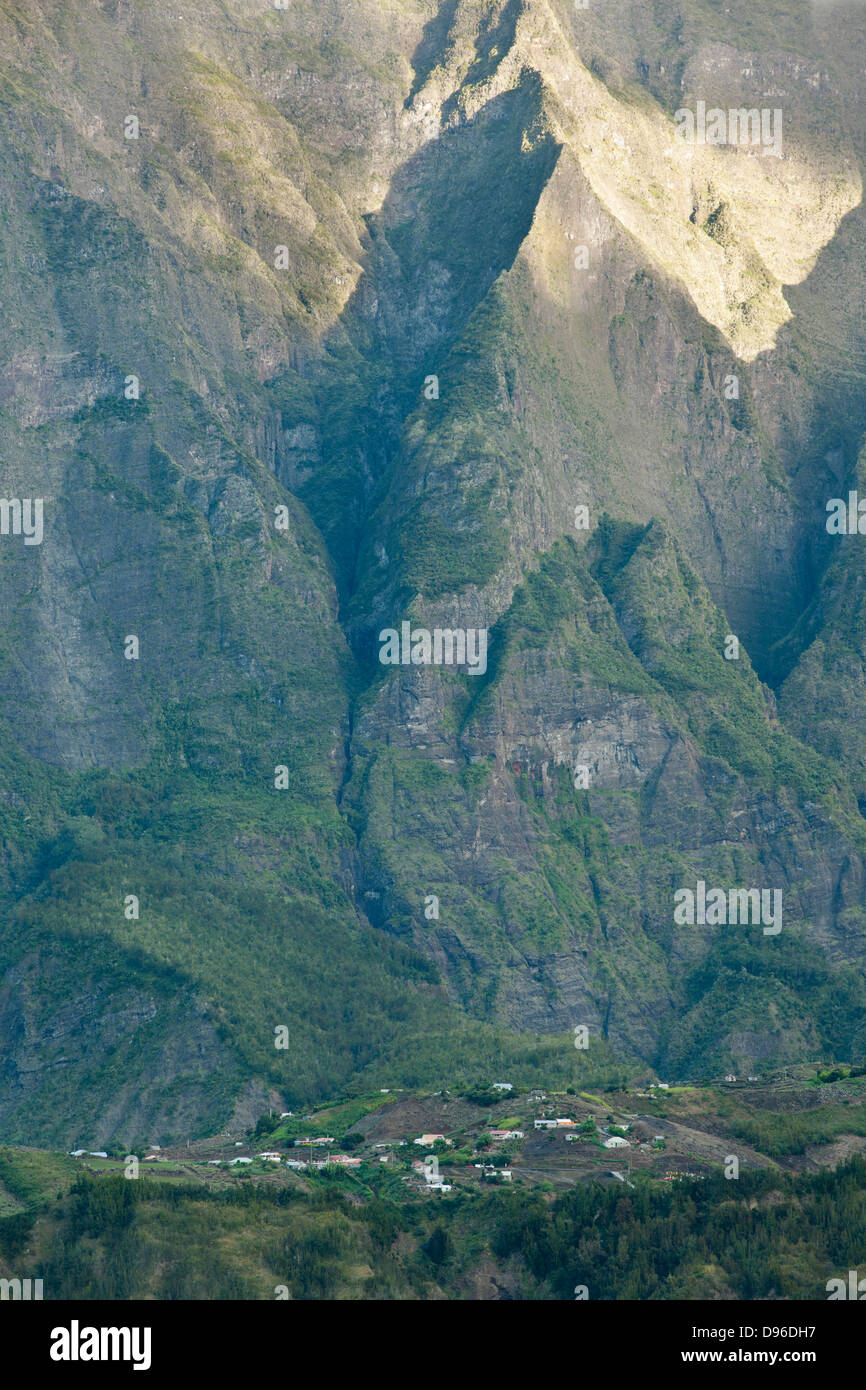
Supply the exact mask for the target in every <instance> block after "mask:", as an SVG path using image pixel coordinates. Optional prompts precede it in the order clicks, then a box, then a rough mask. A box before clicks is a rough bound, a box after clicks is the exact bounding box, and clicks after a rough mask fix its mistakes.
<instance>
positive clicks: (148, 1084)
mask: <svg viewBox="0 0 866 1390" xmlns="http://www.w3.org/2000/svg"><path fill="white" fill-rule="evenodd" d="M61 10H62V12H61V13H56V12H55V11H56V7H54V6H52V5H49V4H39V3H35V0H24V2H23V3H0V51H2V53H3V54H4V59H5V61H4V64H3V75H2V77H0V84H2V85H0V91H2V104H3V112H4V127H5V129H6V132H7V135H6V139H5V140H4V147H3V150H2V151H0V177H2V181H3V186H4V197H3V200H2V205H0V219H2V223H0V225H2V264H0V276H2V286H3V292H2V297H3V303H4V309H5V312H4V316H3V321H2V324H0V336H2V349H0V351H2V363H3V365H2V371H0V456H2V460H3V484H2V490H3V492H4V495H5V496H6V497H7V498H13V497H16V498H28V499H34V498H40V499H43V501H44V536H43V539H42V542H41V544H32V545H25V543H24V539H25V538H24V537H23V536H21V535H17V536H16V535H3V536H2V537H0V562H2V563H0V593H2V609H3V622H2V624H0V682H2V691H3V696H4V699H3V708H2V719H3V728H2V741H0V756H2V788H0V790H2V799H0V814H2V831H3V857H2V870H3V885H2V888H3V898H4V918H3V927H2V952H3V955H2V966H3V983H2V994H0V1018H2V1020H3V1037H4V1056H5V1062H4V1066H3V1069H2V1071H0V1129H2V1130H4V1132H7V1133H9V1134H10V1135H12V1136H13V1137H16V1138H22V1137H23V1138H27V1137H38V1136H40V1135H41V1136H48V1135H50V1137H51V1138H52V1139H55V1138H58V1137H64V1138H65V1137H69V1138H74V1137H76V1135H77V1133H78V1130H79V1127H80V1126H81V1125H82V1124H83V1123H84V1117H88V1121H87V1122H88V1123H91V1124H92V1125H94V1126H95V1128H94V1130H93V1134H94V1138H98V1139H99V1140H103V1139H104V1138H106V1137H108V1136H110V1134H112V1133H118V1134H123V1135H124V1136H126V1137H129V1138H132V1137H135V1136H136V1135H141V1136H143V1137H153V1134H152V1133H151V1131H152V1130H154V1131H155V1129H157V1128H158V1129H160V1130H161V1131H162V1132H164V1133H167V1134H168V1133H177V1132H181V1131H182V1130H185V1129H190V1128H193V1129H194V1128H196V1127H198V1128H207V1127H208V1126H209V1125H214V1124H216V1123H219V1122H222V1121H224V1120H225V1119H226V1118H227V1117H228V1115H229V1114H230V1112H231V1109H232V1106H233V1105H234V1104H235V1102H236V1100H237V1099H238V1097H245V1100H244V1103H245V1104H248V1105H250V1104H252V1105H254V1104H261V1105H265V1104H267V1096H268V1094H269V1093H270V1094H272V1095H281V1096H283V1097H286V1096H291V1097H298V1098H303V1097H307V1096H311V1095H313V1094H321V1093H322V1092H327V1091H328V1090H329V1089H331V1088H333V1087H334V1086H335V1085H338V1084H339V1085H346V1084H349V1083H350V1082H351V1081H352V1079H353V1078H358V1077H364V1078H366V1079H367V1080H369V1079H371V1078H373V1077H381V1078H385V1077H387V1078H399V1077H400V1076H408V1075H409V1073H410V1072H411V1074H412V1076H413V1078H416V1079H417V1078H418V1077H422V1078H424V1079H428V1078H429V1079H436V1078H439V1079H441V1080H448V1079H449V1077H450V1076H452V1075H453V1074H454V1072H455V1069H457V1070H460V1069H464V1070H465V1073H466V1074H467V1075H470V1074H472V1073H473V1070H475V1071H481V1070H483V1067H484V1066H485V1065H486V1064H487V1061H488V1059H490V1058H492V1057H495V1056H497V1055H499V1056H503V1055H506V1056H510V1057H511V1058H512V1059H513V1061H514V1065H515V1066H519V1065H526V1066H529V1067H531V1065H532V1062H531V1057H532V1056H533V1055H534V1056H536V1057H537V1056H538V1055H539V1054H538V1052H537V1048H538V1046H539V1045H540V1046H542V1048H543V1049H544V1048H548V1049H549V1053H547V1054H545V1055H549V1056H550V1057H557V1058H559V1059H560V1060H559V1062H558V1063H557V1065H565V1062H564V1061H563V1060H562V1057H563V1054H564V1053H566V1052H567V1050H568V1048H569V1046H570V1044H569V1042H568V1040H567V1039H566V1041H565V1042H564V1043H563V1042H562V1038H561V1035H563V1034H567V1033H568V1032H569V1031H570V1030H571V1028H572V1027H573V1026H574V1025H575V1024H579V1023H583V1024H586V1025H587V1026H588V1027H589V1029H590V1032H591V1034H592V1037H593V1040H594V1043H593V1045H594V1046H596V1047H598V1048H600V1049H601V1052H600V1053H598V1054H597V1055H604V1056H605V1057H607V1056H609V1055H610V1049H613V1050H614V1051H615V1052H616V1053H617V1054H618V1055H619V1056H621V1057H622V1058H624V1059H626V1060H627V1061H628V1062H635V1061H637V1060H638V1059H641V1061H642V1062H643V1063H649V1064H650V1065H654V1066H659V1067H661V1066H664V1067H665V1068H666V1069H668V1070H670V1071H671V1072H672V1073H675V1074H688V1073H690V1072H694V1071H696V1070H699V1071H704V1070H713V1069H718V1068H720V1067H722V1066H736V1067H737V1068H740V1067H743V1066H746V1065H749V1066H755V1067H757V1066H760V1065H762V1064H764V1063H771V1062H773V1061H778V1060H781V1059H783V1058H795V1057H804V1056H807V1055H813V1054H815V1053H816V1052H833V1053H835V1054H836V1055H838V1056H846V1055H848V1054H850V1053H851V1052H859V1051H862V1048H863V1046H864V1043H866V1037H864V1034H863V1024H862V1022H861V1010H862V1007H863V1004H864V1003H866V996H864V989H863V986H862V985H861V983H860V977H861V975H862V964H863V950H864V944H863V943H864V937H863V926H864V922H866V916H864V866H863V854H864V851H866V823H864V820H863V816H862V815H861V808H862V807H864V806H866V771H864V769H866V733H864V732H863V730H862V728H861V727H860V726H861V724H862V719H861V715H860V709H859V702H858V698H857V697H858V693H859V692H860V691H862V689H863V687H864V684H866V677H864V669H863V661H864V624H863V615H862V613H861V611H860V610H861V608H862V604H861V603H860V599H859V597H858V595H859V594H860V590H861V588H862V569H863V567H862V560H861V558H860V553H859V544H858V543H860V542H862V538H860V537H858V536H856V535H855V536H851V537H844V538H843V537H834V536H831V535H828V533H827V530H826V527H825V524H824V523H825V504H826V502H827V500H828V499H829V498H831V497H836V496H847V491H848V488H849V485H850V486H851V487H854V486H855V485H856V479H857V477H858V476H859V475H858V471H857V470H858V465H857V457H858V453H859V450H860V446H861V441H862V435H863V433H864V429H866V420H864V407H863V401H864V400H866V393H864V392H863V390H862V384H863V383H862V375H863V370H864V361H866V358H864V339H863V317H862V304H863V292H864V288H866V285H864V269H863V264H864V262H863V256H862V248H863V241H864V228H863V220H862V211H861V198H862V165H863V145H864V129H863V106H862V99H861V86H862V68H863V61H862V60H863V55H864V52H866V33H864V17H863V15H862V13H861V11H860V10H859V9H858V7H857V6H853V5H852V6H847V5H846V6H829V7H814V8H813V7H810V6H808V5H806V4H799V3H794V2H793V0H787V2H786V3H782V0H779V3H774V4H773V5H771V6H769V7H767V6H764V7H762V12H761V15H757V14H756V13H754V7H752V6H750V5H746V4H745V3H732V4H731V5H728V6H725V7H720V6H717V5H715V4H710V3H704V0H694V2H693V3H688V4H687V3H682V4H680V5H679V6H676V7H674V8H673V9H672V10H670V11H665V12H664V13H663V14H662V13H661V12H660V11H659V7H649V6H634V5H632V4H626V3H625V2H624V0H610V3H606V4H605V5H604V6H603V7H601V6H599V7H594V6H592V4H590V7H589V8H588V9H578V8H576V7H575V6H573V5H571V4H569V3H566V0H447V3H445V4H442V5H439V4H436V5H434V4H432V3H429V4H427V3H423V4H422V3H412V2H411V0H394V3H392V4H390V5H384V6H383V5H380V4H376V5H373V4H371V3H369V2H368V0H354V2H353V3H350V4H344V3H339V4H337V3H331V0H315V3H309V4H304V3H302V0H293V3H292V5H291V7H290V8H289V9H286V10H283V9H277V8H276V7H275V6H272V5H268V4H265V3H264V0H261V2H259V0H255V2H254V0H243V2H241V0H238V2H237V3H216V0H213V3H211V2H210V0H208V3H205V4H202V5H199V6H197V7H196V8H195V10H194V11H193V12H192V13H190V14H186V13H185V12H183V13H181V12H180V11H177V10H176V9H175V8H173V7H170V6H168V5H164V4H161V3H156V4H153V5H150V6H148V7H147V8H146V11H143V10H142V9H141V7H139V6H134V5H127V4H124V3H122V0H105V3H84V0H80V3H79V2H78V0H76V2H75V3H70V4H68V5H64V6H63V7H61ZM698 103H704V109H705V110H707V109H710V108H714V107H719V108H721V109H723V110H724V111H725V112H729V111H733V112H740V111H741V110H742V111H743V112H747V111H748V110H749V109H751V108H757V109H759V110H767V111H768V112H769V117H768V122H769V123H768V124H767V125H766V126H765V127H763V128H762V134H761V141H759V142H756V143H755V144H754V145H748V146H743V144H742V143H741V142H740V143H738V142H737V141H736V140H733V141H730V142H728V143H725V144H723V145H712V144H703V145H702V144H697V143H695V144H691V143H689V141H688V140H683V139H682V138H680V136H679V135H678V134H677V130H678V126H681V125H682V122H681V121H678V120H677V118H676V113H677V112H678V111H682V110H683V109H686V110H689V111H692V112H696V111H697V107H698ZM780 112H781V116H779V113H780ZM737 119H738V120H739V116H738V117H737ZM771 146H778V148H771ZM864 486H866V484H864ZM404 621H410V622H411V623H412V624H413V626H415V627H416V628H419V627H424V628H427V629H433V628H435V627H443V628H448V629H465V628H469V629H473V630H478V629H487V630H489V639H488V654H487V661H486V669H485V670H483V671H480V672H479V673H478V674H476V675H466V674H458V673H454V672H452V671H447V670H443V669H442V668H441V667H435V666H432V665H424V664H419V665H413V664H411V663H410V664H408V665H402V664H401V665H400V666H398V667H396V668H392V667H387V666H382V665H381V664H380V663H379V661H378V660H377V657H378V652H379V646H380V642H379V634H380V632H381V631H382V630H383V629H387V628H394V629H398V630H399V629H400V627H401V624H402V623H403V622H404ZM734 637H736V638H737V639H738V642H739V654H738V655H736V656H732V654H731V653H732V650H733V649H732V648H731V645H730V640H729V639H731V638H734ZM131 638H136V639H137V645H136V644H135V643H131V642H130V639H131ZM701 880H702V881H705V882H706V883H707V884H709V885H711V886H719V887H723V888H725V889H728V888H753V887H754V888H764V889H770V890H779V891H781V892H782V893H783V901H784V913H783V926H782V929H781V931H780V932H778V933H777V934H769V935H768V934H765V933H764V931H763V930H762V927H761V925H760V924H759V925H758V926H753V927H751V928H748V927H715V928H713V927H706V926H697V925H695V926H688V925H682V924H677V923H675V921H674V906H673V905H674V895H675V893H676V892H677V891H678V890H681V889H685V888H694V887H695V885H696V883H697V882H698V881H701ZM131 897H133V898H135V899H137V900H138V903H137V906H135V907H133V906H131V904H130V898H131ZM434 901H435V903H436V907H435V908H433V907H432V906H431V904H432V903H433V902H434ZM136 912H137V914H138V915H134V914H135V913H136ZM61 1000H62V1001H66V1002H63V1003H61ZM58 1011H59V1013H58ZM57 1017H61V1018H62V1019H63V1020H64V1022H63V1023H62V1026H61V1025H60V1024H56V1019H57ZM278 1027H287V1028H288V1032H289V1040H290V1041H289V1046H288V1048H286V1049H285V1050H282V1049H280V1047H276V1048H275V1046H274V1037H275V1030H276V1029H277V1028H278ZM526 1035H545V1036H546V1037H547V1039H548V1041H547V1042H544V1043H543V1044H538V1043H537V1041H536V1040H535V1038H534V1037H533V1036H530V1037H527V1036H526ZM533 1048H535V1049H536V1051H535V1052H534V1053H533V1051H532V1049H533ZM509 1049H510V1051H509ZM572 1052H573V1049H572ZM572 1064H576V1063H575V1059H574V1057H573V1056H572V1057H570V1059H569V1062H568V1065H572ZM61 1075H62V1076H63V1077H64V1082H63V1084H62V1085H61V1086H58V1078H59V1076H61ZM156 1077H159V1078H161V1079H160V1081H159V1084H156V1082H155V1078H156ZM67 1078H68V1079H67ZM250 1097H258V1100H257V1101H254V1100H251V1099H250ZM25 1116H26V1117H25ZM93 1117H95V1118H93ZM28 1126H29V1128H28Z"/></svg>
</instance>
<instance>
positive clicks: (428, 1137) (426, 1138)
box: [414, 1134, 451, 1149]
mask: <svg viewBox="0 0 866 1390" xmlns="http://www.w3.org/2000/svg"><path fill="white" fill-rule="evenodd" d="M437 1141H441V1142H442V1143H443V1144H448V1145H449V1147H450V1145H451V1140H450V1139H446V1138H445V1135H444V1134H422V1135H421V1138H420V1139H416V1140H415V1141H414V1142H415V1143H416V1144H420V1145H421V1146H422V1148H425V1149H430V1148H432V1147H433V1145H434V1144H435V1143H436V1142H437Z"/></svg>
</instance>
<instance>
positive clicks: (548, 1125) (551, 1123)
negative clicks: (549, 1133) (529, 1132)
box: [533, 1120, 557, 1129]
mask: <svg viewBox="0 0 866 1390" xmlns="http://www.w3.org/2000/svg"><path fill="white" fill-rule="evenodd" d="M533 1123H534V1125H535V1128H536V1129H556V1126H557V1121H556V1120H534V1121H533Z"/></svg>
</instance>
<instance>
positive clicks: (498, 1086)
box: [492, 1081, 514, 1091]
mask: <svg viewBox="0 0 866 1390" xmlns="http://www.w3.org/2000/svg"><path fill="white" fill-rule="evenodd" d="M492 1089H493V1090H494V1091H513V1090H514V1086H513V1084H512V1082H510V1081H494V1083H493V1087H492Z"/></svg>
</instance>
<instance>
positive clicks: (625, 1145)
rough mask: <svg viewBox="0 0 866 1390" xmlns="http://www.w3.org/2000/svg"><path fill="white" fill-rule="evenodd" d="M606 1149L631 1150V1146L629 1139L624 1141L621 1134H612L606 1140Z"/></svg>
mask: <svg viewBox="0 0 866 1390" xmlns="http://www.w3.org/2000/svg"><path fill="white" fill-rule="evenodd" d="M604 1147H605V1148H606V1149H630V1148H631V1144H630V1143H629V1141H628V1140H627V1139H623V1137H622V1135H621V1134H612V1135H611V1136H610V1138H609V1139H605V1141H604Z"/></svg>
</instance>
